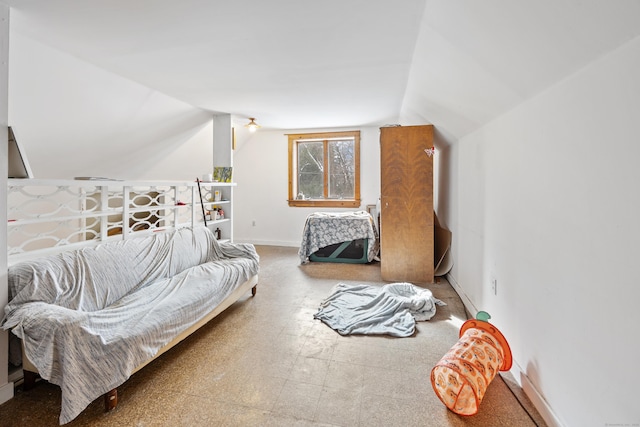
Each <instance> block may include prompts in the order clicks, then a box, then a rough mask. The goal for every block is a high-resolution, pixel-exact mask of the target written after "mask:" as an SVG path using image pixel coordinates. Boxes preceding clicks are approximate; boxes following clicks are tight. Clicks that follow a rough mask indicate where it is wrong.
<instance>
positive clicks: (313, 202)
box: [289, 131, 360, 207]
mask: <svg viewBox="0 0 640 427" xmlns="http://www.w3.org/2000/svg"><path fill="white" fill-rule="evenodd" d="M289 206H327V207H358V206H360V132H359V131H349V132H326V133H315V134H297V135H289Z"/></svg>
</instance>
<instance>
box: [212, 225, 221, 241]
mask: <svg viewBox="0 0 640 427" xmlns="http://www.w3.org/2000/svg"><path fill="white" fill-rule="evenodd" d="M214 234H215V236H216V240H220V239H221V238H222V232H221V231H220V227H218V228H216V231H215V233H214Z"/></svg>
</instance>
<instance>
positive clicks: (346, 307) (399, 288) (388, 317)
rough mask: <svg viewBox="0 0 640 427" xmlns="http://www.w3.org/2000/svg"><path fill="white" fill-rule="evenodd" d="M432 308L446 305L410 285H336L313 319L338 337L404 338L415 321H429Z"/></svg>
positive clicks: (412, 328) (429, 292) (421, 289)
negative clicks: (353, 335)
mask: <svg viewBox="0 0 640 427" xmlns="http://www.w3.org/2000/svg"><path fill="white" fill-rule="evenodd" d="M436 305H441V306H442V305H446V304H445V303H444V302H442V301H440V300H439V299H436V298H434V297H433V294H432V293H431V291H430V290H429V289H424V288H420V287H418V286H415V285H413V284H411V283H391V284H388V285H384V286H382V287H380V286H372V285H363V284H361V285H347V284H344V283H338V284H337V285H336V286H334V288H333V290H332V292H331V295H330V296H329V297H328V298H326V299H325V300H324V301H322V303H321V304H320V309H319V310H318V312H317V313H316V314H315V315H314V316H313V317H314V318H315V319H320V320H322V321H323V322H324V323H325V324H327V325H328V326H329V327H330V328H332V329H335V330H336V331H337V332H338V333H339V334H340V335H349V334H366V335H374V334H388V335H391V336H395V337H408V336H411V335H413V333H414V332H415V326H416V321H423V320H429V319H431V318H432V317H433V316H434V315H435V314H436Z"/></svg>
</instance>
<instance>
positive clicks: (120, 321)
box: [2, 227, 259, 424]
mask: <svg viewBox="0 0 640 427" xmlns="http://www.w3.org/2000/svg"><path fill="white" fill-rule="evenodd" d="M258 270H259V257H258V255H257V253H256V251H255V248H254V247H253V245H250V244H232V243H219V242H217V241H216V239H215V237H214V236H213V234H212V233H211V231H209V230H208V229H207V228H206V227H197V228H194V229H191V228H183V229H179V230H176V231H172V232H162V233H154V234H152V235H147V236H145V237H140V238H134V239H128V240H121V241H109V242H105V243H102V244H100V245H98V246H95V247H91V248H82V249H78V250H73V251H67V252H63V253H60V254H57V255H50V256H46V257H42V258H38V259H34V260H30V261H26V262H22V263H19V264H16V265H13V266H11V267H10V268H9V272H8V281H9V304H7V306H6V308H5V317H4V319H3V322H2V327H3V328H4V329H10V330H11V331H12V332H13V333H14V334H15V335H17V336H18V337H19V338H21V339H22V346H23V349H24V353H23V361H22V362H23V369H24V371H25V381H29V380H30V378H32V377H33V374H35V373H36V372H37V373H38V374H39V375H40V376H41V377H42V378H43V379H45V380H47V381H49V382H51V383H54V384H57V385H59V386H60V387H61V390H62V408H61V413H60V423H61V424H65V423H67V422H69V421H71V420H73V419H74V418H75V417H77V416H78V415H79V414H80V413H81V412H82V411H83V410H84V409H85V408H86V406H87V405H88V404H89V403H91V402H92V401H93V400H95V399H96V398H97V397H99V396H101V395H103V394H105V397H106V398H107V400H106V401H108V399H109V398H111V399H113V398H114V397H115V396H116V394H115V389H116V387H118V386H119V385H121V384H122V383H124V382H125V381H126V380H127V379H128V378H129V376H130V375H132V374H133V373H134V372H135V371H137V370H138V369H140V368H141V367H143V366H144V365H146V364H147V363H149V362H150V361H151V360H153V359H154V358H156V357H157V356H158V355H160V354H161V353H163V352H164V351H166V350H167V349H169V348H171V347H172V346H173V345H175V344H176V343H178V342H179V341H180V340H182V339H183V338H185V337H186V336H187V335H189V334H190V333H191V332H193V331H195V330H196V329H197V328H199V327H200V326H202V325H203V324H204V323H206V322H207V321H209V320H210V319H212V318H213V317H215V316H216V315H217V314H218V313H220V312H221V311H222V310H224V309H225V308H226V307H228V306H229V305H231V304H232V303H233V302H234V301H236V300H237V299H238V298H240V297H241V296H242V295H243V294H244V293H245V292H249V290H251V292H252V294H254V295H255V289H256V284H257V280H258ZM115 402H117V400H116V401H115ZM115 402H111V405H112V406H114V405H115Z"/></svg>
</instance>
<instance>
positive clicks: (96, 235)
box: [7, 179, 236, 264]
mask: <svg viewBox="0 0 640 427" xmlns="http://www.w3.org/2000/svg"><path fill="white" fill-rule="evenodd" d="M235 186H236V184H235V183H220V182H201V183H200V189H198V184H197V182H195V181H194V182H187V181H113V180H43V179H9V180H8V183H7V218H8V221H7V251H8V256H9V264H13V263H15V262H18V261H20V260H21V259H23V258H31V257H34V256H40V255H46V254H49V253H55V252H60V251H62V250H67V249H74V248H79V247H84V246H94V245H97V244H98V243H100V242H103V241H106V240H116V239H120V240H124V239H129V238H133V237H138V236H143V235H145V234H150V233H154V232H159V231H166V230H172V229H178V228H183V227H198V226H204V220H205V218H204V217H203V210H204V211H205V212H206V211H209V212H213V211H214V208H221V209H222V210H223V211H224V218H223V219H218V220H214V219H212V220H209V221H207V227H208V228H209V229H210V230H211V231H213V232H215V231H216V229H218V228H219V229H220V232H221V239H220V241H233V188H234V187H235ZM216 191H219V192H220V195H221V197H220V200H219V201H216V200H215V194H216ZM200 194H202V198H200Z"/></svg>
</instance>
